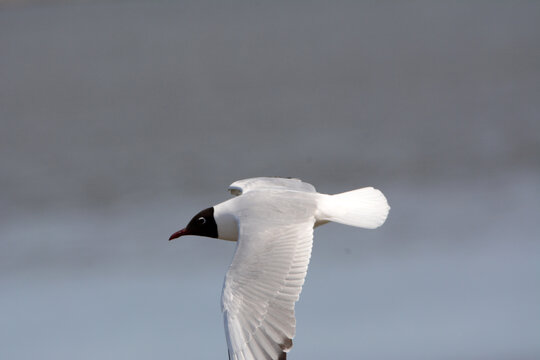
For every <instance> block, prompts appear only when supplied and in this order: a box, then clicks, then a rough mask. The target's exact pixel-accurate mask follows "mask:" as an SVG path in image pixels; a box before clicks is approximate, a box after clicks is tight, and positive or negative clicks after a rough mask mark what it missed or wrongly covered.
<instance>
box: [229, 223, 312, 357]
mask: <svg viewBox="0 0 540 360" xmlns="http://www.w3.org/2000/svg"><path fill="white" fill-rule="evenodd" d="M273 215H276V214H273ZM272 219H273V221H268V219H261V218H259V217H257V218H255V219H254V218H249V217H248V218H240V219H239V224H240V225H239V226H240V236H239V240H238V247H237V249H236V253H235V255H234V258H233V261H232V264H231V266H230V268H229V271H228V272H227V276H226V278H225V284H224V287H223V294H222V306H223V313H224V320H225V332H226V335H227V345H228V348H229V357H230V359H232V360H255V359H256V360H261V359H286V354H287V352H288V351H289V349H290V348H291V347H292V338H293V337H294V334H295V328H296V320H295V316H294V304H295V302H296V301H297V300H298V298H299V295H300V292H301V290H302V285H303V284H304V279H305V276H306V272H307V267H308V264H309V259H310V256H311V248H312V243H313V223H314V219H313V217H312V216H311V217H310V216H307V215H306V216H300V218H299V220H298V221H295V222H294V223H290V218H288V219H285V218H284V216H283V215H282V216H277V219H276V217H272Z"/></svg>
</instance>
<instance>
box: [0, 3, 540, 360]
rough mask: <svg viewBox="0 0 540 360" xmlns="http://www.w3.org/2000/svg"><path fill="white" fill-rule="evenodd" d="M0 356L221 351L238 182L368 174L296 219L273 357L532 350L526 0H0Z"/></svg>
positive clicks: (539, 173)
mask: <svg viewBox="0 0 540 360" xmlns="http://www.w3.org/2000/svg"><path fill="white" fill-rule="evenodd" d="M0 121H1V131H0V154H1V155H0V161H1V163H0V165H1V177H0V186H1V189H2V191H1V192H0V204H1V206H0V211H1V213H0V289H1V294H0V325H1V326H0V358H2V359H36V358H37V359H165V358H167V359H170V358H176V359H187V358H189V359H226V358H227V355H226V343H225V339H224V334H223V325H222V319H221V313H220V305H219V304H220V292H221V285H222V280H223V276H224V274H225V272H226V270H227V266H228V264H229V262H230V260H231V257H232V255H233V252H234V244H233V243H228V242H223V241H216V240H211V239H204V238H196V237H192V238H185V239H181V240H180V241H175V242H171V243H169V242H167V238H168V236H169V235H170V234H171V233H172V232H174V231H176V230H178V229H179V228H180V227H183V226H184V225H185V224H186V222H187V221H188V220H189V219H190V218H191V216H192V215H193V214H195V213H196V212H197V211H199V210H200V209H202V208H205V207H208V206H210V205H213V204H216V203H218V202H221V201H223V200H225V199H227V198H228V195H227V193H226V188H227V186H228V184H230V183H231V182H233V181H235V180H237V179H241V178H245V177H252V176H263V175H280V176H293V177H299V178H302V179H303V180H305V181H308V182H310V183H313V184H314V185H315V186H316V187H317V188H318V190H319V191H321V192H326V193H338V192H341V191H346V190H350V189H354V188H358V187H362V186H368V185H373V186H375V187H377V188H380V189H381V190H383V191H384V193H385V194H386V195H387V197H388V199H389V202H390V204H391V206H392V210H391V213H390V217H389V219H388V221H387V223H386V224H385V225H384V226H383V227H382V228H380V229H378V230H376V231H368V230H359V229H354V228H348V227H345V226H338V225H334V224H329V225H327V226H324V227H322V228H320V229H318V230H317V231H316V238H315V246H314V251H313V256H312V261H311V265H310V271H309V273H308V278H307V281H306V284H305V287H304V291H303V294H302V297H301V299H300V302H299V303H298V304H297V320H298V327H297V336H296V338H295V346H294V347H293V350H292V352H291V353H290V358H291V359H376V360H377V359H381V360H383V359H384V360H391V359H396V360H397V359H399V360H406V359H415V360H418V359H471V360H472V359H474V360H477V359H489V360H497V359H500V360H505V359H508V360H509V359H512V360H516V359H527V360H528V359H538V358H540V307H539V305H540V283H539V275H540V261H539V260H540V224H539V223H540V222H539V220H540V219H539V214H540V2H537V1H473V2H455V1H452V2H431V1H425V2H422V1H409V2H389V1H381V2H380V1H363V2H352V1H351V2H342V1H338V2H308V1H302V2H248V1H227V2H218V1H216V2H208V1H153V2H144V1H129V0H126V1H115V2H92V1H45V2H38V1H23V2H19V1H7V2H6V1H3V2H1V3H0Z"/></svg>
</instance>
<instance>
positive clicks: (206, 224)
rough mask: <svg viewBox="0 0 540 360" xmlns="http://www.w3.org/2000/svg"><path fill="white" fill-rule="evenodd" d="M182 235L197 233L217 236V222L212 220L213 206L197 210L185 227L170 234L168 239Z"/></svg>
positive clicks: (198, 234)
mask: <svg viewBox="0 0 540 360" xmlns="http://www.w3.org/2000/svg"><path fill="white" fill-rule="evenodd" d="M184 235H197V236H206V237H212V238H217V237H218V232H217V224H216V220H214V208H213V207H210V208H208V209H204V210H203V211H201V212H199V213H198V214H197V215H195V216H194V217H193V219H191V221H190V222H189V224H187V226H186V228H185V229H182V230H179V231H177V232H175V233H174V234H172V235H171V237H170V238H169V240H173V239H176V238H179V237H180V236H184Z"/></svg>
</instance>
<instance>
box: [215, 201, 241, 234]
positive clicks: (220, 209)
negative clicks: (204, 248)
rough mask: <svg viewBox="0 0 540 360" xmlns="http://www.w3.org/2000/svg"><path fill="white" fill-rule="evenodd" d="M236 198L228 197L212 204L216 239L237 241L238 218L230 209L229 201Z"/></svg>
mask: <svg viewBox="0 0 540 360" xmlns="http://www.w3.org/2000/svg"><path fill="white" fill-rule="evenodd" d="M234 200H236V199H234V198H233V199H230V200H227V201H225V202H222V203H221V204H217V205H216V206H214V220H215V221H216V225H217V230H218V239H222V240H229V241H237V240H238V220H237V219H236V216H234V214H233V212H232V211H231V205H232V204H231V203H232V202H234Z"/></svg>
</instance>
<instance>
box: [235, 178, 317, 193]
mask: <svg viewBox="0 0 540 360" xmlns="http://www.w3.org/2000/svg"><path fill="white" fill-rule="evenodd" d="M264 189H275V190H292V191H302V192H316V190H315V187H314V186H313V185H311V184H308V183H306V182H303V181H302V180H300V179H293V178H280V177H256V178H250V179H244V180H238V181H235V182H233V183H232V184H231V185H230V186H229V192H230V193H231V194H232V195H242V194H245V193H247V192H249V191H252V190H264Z"/></svg>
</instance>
